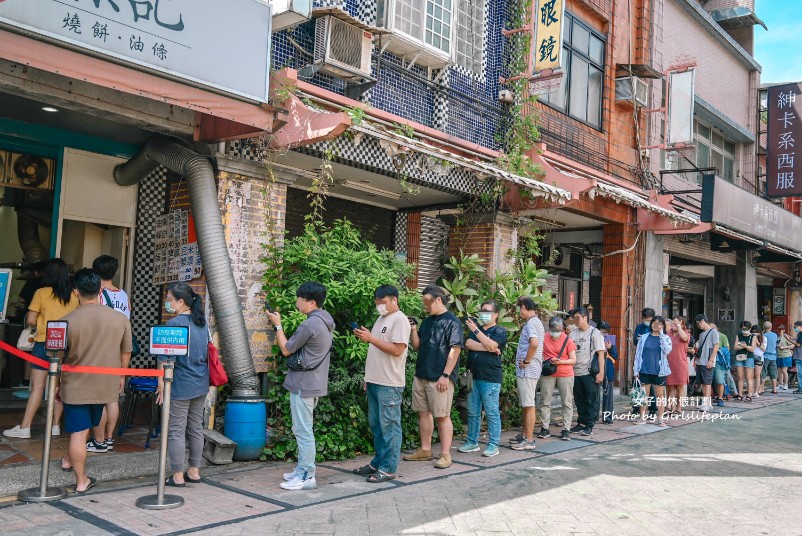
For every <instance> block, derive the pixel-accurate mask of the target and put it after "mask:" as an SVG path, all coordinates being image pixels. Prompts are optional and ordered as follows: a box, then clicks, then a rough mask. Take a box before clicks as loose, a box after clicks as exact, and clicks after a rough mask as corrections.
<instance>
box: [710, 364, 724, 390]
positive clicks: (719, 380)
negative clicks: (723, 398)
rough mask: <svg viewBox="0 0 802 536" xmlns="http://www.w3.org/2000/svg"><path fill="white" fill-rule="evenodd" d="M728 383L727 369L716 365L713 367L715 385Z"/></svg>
mask: <svg viewBox="0 0 802 536" xmlns="http://www.w3.org/2000/svg"><path fill="white" fill-rule="evenodd" d="M726 381H727V369H725V368H724V367H722V366H721V365H719V364H718V363H716V366H715V367H713V383H715V384H716V385H725V382H726Z"/></svg>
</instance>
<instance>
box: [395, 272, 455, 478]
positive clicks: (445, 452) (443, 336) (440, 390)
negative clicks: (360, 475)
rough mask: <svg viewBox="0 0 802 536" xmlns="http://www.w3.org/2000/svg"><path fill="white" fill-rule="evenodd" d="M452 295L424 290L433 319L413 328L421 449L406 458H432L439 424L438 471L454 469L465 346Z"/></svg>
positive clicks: (414, 404) (425, 303) (414, 391)
mask: <svg viewBox="0 0 802 536" xmlns="http://www.w3.org/2000/svg"><path fill="white" fill-rule="evenodd" d="M448 300H449V298H448V295H447V294H446V293H445V291H444V290H443V289H442V288H440V287H438V286H435V285H430V286H428V287H426V288H425V289H423V306H424V307H425V308H426V312H428V313H429V316H428V317H426V319H425V320H424V321H423V322H421V326H420V330H418V329H416V328H415V326H414V325H413V327H412V332H411V335H412V347H413V348H414V349H415V350H417V351H418V359H417V361H416V363H415V378H414V380H413V381H412V409H413V410H415V411H417V412H418V428H419V431H420V447H419V448H418V449H417V450H416V451H415V452H413V453H412V454H407V455H406V456H404V460H407V461H428V460H431V459H432V434H433V433H434V422H435V421H437V434H438V435H439V437H440V456H439V457H438V458H437V462H436V463H435V464H434V466H435V467H436V468H437V469H446V468H448V467H451V440H452V439H453V436H454V425H453V424H452V422H451V403H452V402H453V400H454V385H456V383H457V364H458V362H459V355H460V352H461V351H462V346H463V335H462V324H461V323H460V321H459V320H458V319H457V317H456V316H454V313H452V312H450V311H449V310H448V308H447V306H448Z"/></svg>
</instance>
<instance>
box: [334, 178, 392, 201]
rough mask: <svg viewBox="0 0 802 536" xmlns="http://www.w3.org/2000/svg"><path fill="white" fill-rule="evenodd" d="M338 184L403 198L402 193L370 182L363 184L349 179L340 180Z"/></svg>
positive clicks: (375, 193)
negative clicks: (371, 184)
mask: <svg viewBox="0 0 802 536" xmlns="http://www.w3.org/2000/svg"><path fill="white" fill-rule="evenodd" d="M336 184H337V185H338V186H344V187H345V188H350V189H351V190H358V191H360V192H365V193H368V194H372V195H378V196H380V197H386V198H388V199H401V196H402V194H399V193H396V192H388V191H387V190H382V189H381V188H376V187H375V186H370V185H368V184H362V183H359V182H354V181H349V180H340V181H336Z"/></svg>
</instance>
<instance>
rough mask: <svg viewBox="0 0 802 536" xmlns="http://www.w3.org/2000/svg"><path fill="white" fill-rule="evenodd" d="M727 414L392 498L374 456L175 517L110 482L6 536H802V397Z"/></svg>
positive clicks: (196, 497) (444, 475)
mask: <svg viewBox="0 0 802 536" xmlns="http://www.w3.org/2000/svg"><path fill="white" fill-rule="evenodd" d="M719 409H721V410H722V413H721V414H720V416H721V417H729V418H728V419H726V420H724V419H722V420H716V421H704V422H700V421H698V420H688V421H672V422H671V425H670V426H669V427H668V428H665V429H660V428H657V427H656V426H653V425H650V424H647V425H634V424H631V423H629V422H625V421H617V422H616V424H615V425H614V426H612V427H603V426H602V425H599V426H597V427H596V429H595V431H594V435H593V436H590V437H589V438H583V439H582V440H580V439H573V440H572V441H570V442H562V441H559V440H558V439H556V438H554V437H552V438H549V439H546V440H538V449H537V451H535V452H516V451H512V450H510V449H508V448H502V449H501V454H500V455H499V456H497V457H495V458H482V457H481V456H479V455H478V454H458V453H456V451H454V461H455V463H454V465H453V466H452V467H451V468H449V469H447V470H445V471H443V472H438V471H437V470H436V469H433V468H431V466H430V464H429V463H425V462H417V463H413V462H402V464H401V466H400V468H399V478H398V479H397V480H395V481H393V482H390V483H386V484H381V485H372V484H368V483H365V482H364V481H363V480H362V479H361V478H359V477H356V476H354V475H351V474H349V469H350V468H353V467H356V466H358V465H361V464H362V463H364V461H365V460H367V459H368V458H367V457H364V458H361V459H359V460H356V461H346V462H333V463H323V464H320V465H319V467H318V482H319V484H320V487H319V488H318V489H317V490H315V491H311V492H285V491H283V490H280V489H279V488H278V482H279V481H280V479H281V473H282V472H283V471H285V470H287V468H288V467H290V466H289V464H275V463H273V464H250V465H245V466H241V467H239V468H237V469H235V470H222V471H221V472H218V473H215V474H213V475H212V476H208V475H210V474H212V473H209V472H207V473H206V475H207V479H206V481H205V482H204V483H203V484H199V485H194V486H191V487H187V488H185V489H182V490H175V489H170V488H168V492H169V493H176V492H177V493H178V494H180V495H182V496H183V497H184V498H185V499H186V504H185V505H184V506H183V507H181V508H178V509H175V510H167V511H161V512H149V511H145V510H138V509H137V508H136V507H134V502H135V500H136V498H138V497H140V496H142V495H147V494H150V493H153V485H152V482H151V483H144V482H142V481H138V482H137V483H130V482H129V483H125V484H122V485H120V484H115V483H103V484H102V485H100V486H99V487H98V488H97V491H94V490H93V492H92V493H89V494H87V495H86V496H75V495H71V496H70V497H69V498H68V499H65V500H63V501H60V502H56V503H51V504H47V505H41V504H40V505H33V504H32V505H14V506H8V507H5V508H1V509H0V522H2V524H3V527H4V530H3V533H4V534H8V535H11V534H20V535H22V534H24V535H26V536H33V535H37V534H47V535H51V534H62V535H67V534H86V535H105V534H152V535H163V534H176V535H177V534H188V533H194V534H219V535H233V534H354V535H357V534H359V535H362V534H454V535H466V534H470V535H474V534H476V535H479V534H489V533H493V534H519V535H538V534H548V535H557V534H611V535H612V534H616V535H619V534H678V533H686V534H688V533H692V534H714V535H715V534H739V535H749V534H772V535H775V534H776V535H783V534H788V535H799V534H802V526H800V525H799V518H798V515H797V509H796V508H797V506H798V505H799V504H802V486H800V485H801V484H802V453H801V449H800V447H802V434H800V433H799V427H800V422H802V421H800V419H799V414H800V412H802V398H800V397H798V396H794V395H791V394H785V393H783V394H781V395H777V396H773V397H772V396H764V397H761V398H759V399H758V400H756V401H755V402H754V403H752V404H747V403H735V402H733V403H728V404H727V406H726V407H725V408H719ZM555 430H557V429H556V428H555V427H552V433H554V431H555ZM512 434H513V432H505V434H504V438H503V439H504V441H506V439H507V438H508V437H510V436H511V435H512ZM458 444H459V443H458V442H457V445H455V447H456V446H458ZM435 450H437V447H435ZM90 471H91V467H90ZM795 505H796V506H795Z"/></svg>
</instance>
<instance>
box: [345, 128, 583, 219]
mask: <svg viewBox="0 0 802 536" xmlns="http://www.w3.org/2000/svg"><path fill="white" fill-rule="evenodd" d="M349 130H351V131H352V132H354V133H355V136H362V135H364V136H371V137H374V138H377V139H378V140H380V143H383V144H392V145H393V147H389V149H390V150H395V151H398V150H401V151H414V152H418V153H421V154H424V155H427V156H432V157H434V158H437V159H440V160H444V161H446V162H449V163H450V164H451V165H455V166H459V167H461V168H463V169H466V170H469V171H471V172H472V173H474V175H475V176H476V177H477V178H478V179H479V180H485V179H488V178H493V179H497V180H503V181H506V182H510V183H513V184H515V185H517V186H520V187H522V188H525V189H526V190H527V191H529V192H530V195H531V196H533V197H538V198H542V199H544V200H546V201H548V202H550V203H557V204H564V203H565V202H566V201H570V200H571V192H569V191H568V190H565V189H563V188H559V187H557V186H553V185H551V184H547V183H545V182H541V181H537V180H533V179H530V178H527V177H522V176H520V175H516V174H514V173H510V172H508V171H505V170H503V169H501V168H499V167H498V166H495V165H493V164H490V163H487V162H480V161H477V160H472V159H470V158H468V157H465V156H462V155H459V154H456V153H454V152H452V151H449V150H446V149H444V148H441V147H437V146H436V145H432V144H431V143H427V142H425V141H422V140H417V139H412V138H408V137H406V136H404V135H402V134H399V133H397V132H394V131H392V130H390V129H388V128H385V127H384V126H382V125H377V124H365V123H363V124H360V125H352V126H351V127H350V128H349Z"/></svg>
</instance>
